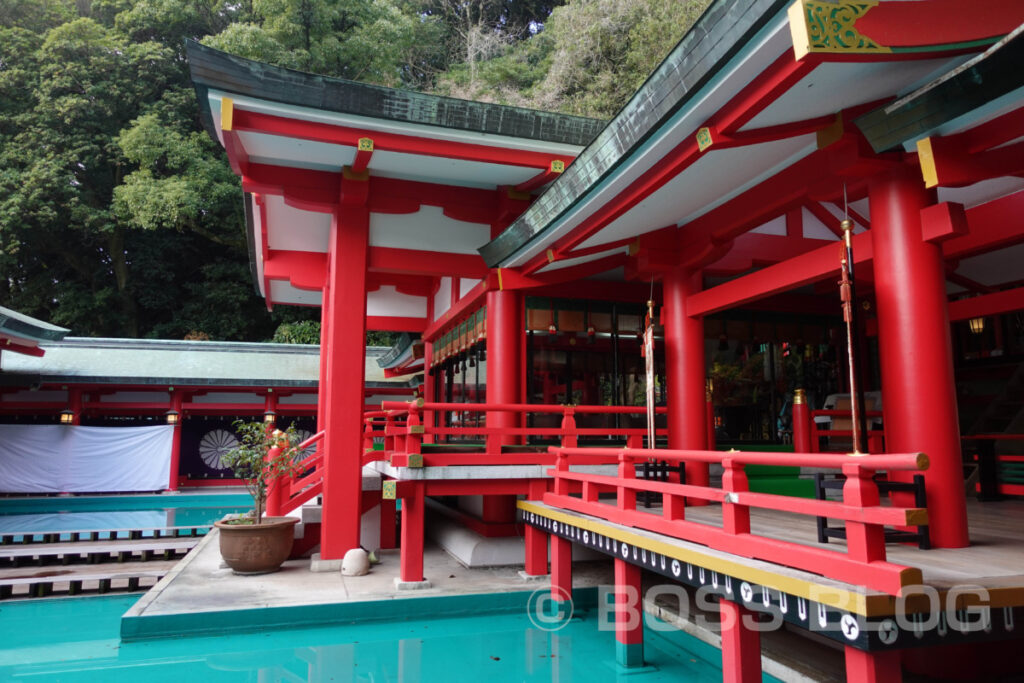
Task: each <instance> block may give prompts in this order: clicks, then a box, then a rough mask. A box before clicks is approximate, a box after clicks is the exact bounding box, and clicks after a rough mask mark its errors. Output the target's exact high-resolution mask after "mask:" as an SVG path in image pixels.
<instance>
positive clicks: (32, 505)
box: [0, 493, 252, 515]
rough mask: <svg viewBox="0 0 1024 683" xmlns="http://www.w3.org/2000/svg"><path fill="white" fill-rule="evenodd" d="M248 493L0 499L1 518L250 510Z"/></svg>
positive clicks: (250, 499) (250, 500)
mask: <svg viewBox="0 0 1024 683" xmlns="http://www.w3.org/2000/svg"><path fill="white" fill-rule="evenodd" d="M251 505H252V496H250V495H249V494H248V493H211V494H199V493H194V494H189V493H178V494H167V495H156V496H154V495H126V496H46V497H39V498H2V499H0V515H23V514H33V513H41V512H93V511H104V512H114V511H123V510H154V509H163V508H206V507H215V508H217V507H250V506H251Z"/></svg>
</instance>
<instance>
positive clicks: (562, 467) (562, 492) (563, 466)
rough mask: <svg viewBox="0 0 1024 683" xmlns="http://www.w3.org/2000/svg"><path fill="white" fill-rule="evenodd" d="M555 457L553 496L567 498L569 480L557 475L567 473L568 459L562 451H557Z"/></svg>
mask: <svg viewBox="0 0 1024 683" xmlns="http://www.w3.org/2000/svg"><path fill="white" fill-rule="evenodd" d="M555 456H556V459H555V495H558V496H567V495H569V480H568V479H563V478H562V477H560V476H559V473H561V472H568V471H569V458H568V457H567V456H566V455H565V452H563V451H562V450H558V451H557V452H556V453H555Z"/></svg>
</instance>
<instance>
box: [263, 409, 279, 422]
mask: <svg viewBox="0 0 1024 683" xmlns="http://www.w3.org/2000/svg"><path fill="white" fill-rule="evenodd" d="M276 420H277V413H275V412H274V411H273V410H268V411H267V412H265V413H263V422H264V423H265V424H268V425H269V424H274V422H275V421H276Z"/></svg>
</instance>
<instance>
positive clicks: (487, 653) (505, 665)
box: [0, 596, 775, 683]
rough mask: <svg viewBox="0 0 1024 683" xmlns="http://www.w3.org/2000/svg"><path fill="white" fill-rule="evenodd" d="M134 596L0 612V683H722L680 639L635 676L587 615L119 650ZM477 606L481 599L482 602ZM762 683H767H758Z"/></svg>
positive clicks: (702, 648)
mask: <svg viewBox="0 0 1024 683" xmlns="http://www.w3.org/2000/svg"><path fill="white" fill-rule="evenodd" d="M136 599H137V596H104V597H92V598H63V599H50V600H35V601H22V602H11V603H0V630H2V631H3V633H4V634H5V636H4V638H2V639H0V680H29V681H32V680H38V681H75V682H77V681H132V682H133V683H137V682H139V681H147V682H150V681H177V682H182V681H186V682H189V683H200V682H204V681H253V682H254V683H256V682H257V681H258V682H259V683H264V682H266V683H270V682H273V681H310V682H312V681H353V682H355V681H367V682H371V681H400V682H403V683H412V682H416V681H482V680H486V681H488V683H499V682H504V681H510V682H511V681H560V682H562V683H565V682H567V681H579V682H583V683H597V682H599V681H630V682H633V681H635V682H636V683H654V682H660V681H693V682H703V681H720V680H721V678H722V674H721V671H720V669H719V661H720V654H719V651H718V650H717V649H715V648H713V647H710V646H708V645H705V644H704V643H702V642H700V641H697V640H695V639H693V638H691V637H690V636H687V635H686V634H684V633H681V632H678V631H674V632H668V633H661V632H655V631H652V630H650V629H648V633H647V635H646V643H645V659H646V662H647V664H648V665H649V666H648V667H646V668H645V669H643V670H640V671H627V670H624V669H621V668H620V667H618V666H617V665H616V664H615V663H614V658H615V641H614V634H613V633H612V632H610V631H600V630H598V628H597V614H596V610H585V611H583V612H582V614H581V615H580V616H578V617H574V618H573V620H572V621H571V622H570V623H569V624H568V625H567V626H566V627H565V628H563V629H562V630H560V631H557V632H546V631H541V630H539V629H537V628H535V627H533V625H532V624H531V623H530V620H529V618H528V617H527V615H526V614H525V613H522V612H518V611H517V612H510V613H499V614H486V613H485V614H480V615H477V616H464V615H463V616H452V617H442V618H436V619H431V620H417V621H388V622H373V623H361V624H354V623H347V624H338V625H332V626H323V627H317V628H294V629H277V630H274V631H273V632H255V633H241V634H234V635H221V636H203V637H176V638H165V639H160V640H149V641H140V642H129V643H122V642H121V641H120V640H119V639H118V633H119V628H120V617H121V615H122V614H123V613H124V612H125V611H126V610H127V609H128V608H129V607H130V606H131V605H132V604H133V603H134V602H135V600H136ZM482 600H483V601H485V600H486V596H482ZM766 680H775V679H771V678H769V677H766Z"/></svg>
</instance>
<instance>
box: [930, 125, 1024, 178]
mask: <svg viewBox="0 0 1024 683" xmlns="http://www.w3.org/2000/svg"><path fill="white" fill-rule="evenodd" d="M917 152H918V158H919V159H920V160H921V171H922V174H923V175H924V180H925V186H926V187H963V186H965V185H972V184H974V183H977V182H980V181H982V180H988V179H990V178H999V177H1001V176H1011V175H1020V174H1021V173H1024V142H1017V143H1013V144H1009V145H1005V146H1002V147H999V148H997V149H992V150H988V151H979V152H973V153H972V152H969V151H968V150H967V149H966V148H965V146H964V144H963V142H962V140H956V139H950V138H943V137H932V138H924V139H923V140H918V141H917Z"/></svg>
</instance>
